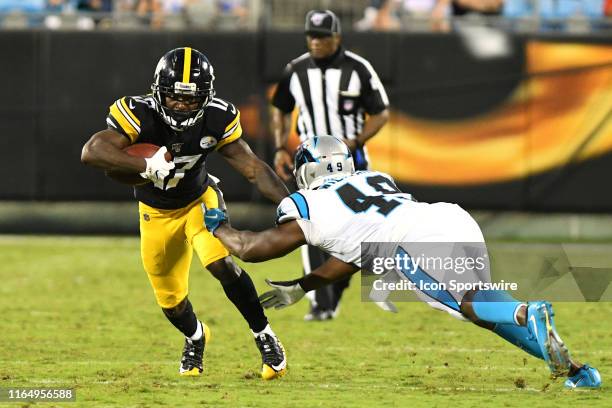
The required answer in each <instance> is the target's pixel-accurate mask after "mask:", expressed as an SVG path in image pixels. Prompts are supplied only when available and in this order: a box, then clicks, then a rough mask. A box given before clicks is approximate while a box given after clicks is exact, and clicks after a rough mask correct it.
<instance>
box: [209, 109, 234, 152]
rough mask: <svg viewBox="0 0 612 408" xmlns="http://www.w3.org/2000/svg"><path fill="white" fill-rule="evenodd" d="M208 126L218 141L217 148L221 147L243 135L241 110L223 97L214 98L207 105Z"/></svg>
mask: <svg viewBox="0 0 612 408" xmlns="http://www.w3.org/2000/svg"><path fill="white" fill-rule="evenodd" d="M205 118H206V126H207V128H208V130H209V131H210V132H211V134H212V136H214V137H215V138H216V139H217V141H218V143H217V146H216V147H215V149H220V148H221V147H223V146H225V145H226V144H228V143H231V142H233V141H234V140H236V139H238V138H239V137H240V136H242V126H241V125H240V111H239V110H238V109H237V108H236V107H235V106H234V104H232V103H230V102H228V101H225V100H223V99H221V98H214V99H213V100H212V101H211V102H210V103H209V104H208V105H207V106H206V113H205Z"/></svg>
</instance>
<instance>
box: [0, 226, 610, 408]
mask: <svg viewBox="0 0 612 408" xmlns="http://www.w3.org/2000/svg"><path fill="white" fill-rule="evenodd" d="M530 245H532V244H531V243H530V244H525V245H524V247H525V250H528V248H529V246H530ZM520 247H521V244H517V248H518V249H517V250H519V249H520ZM0 259H1V260H2V262H1V263H0V278H1V283H0V307H1V310H2V319H1V320H0V333H1V334H0V339H1V340H0V344H1V347H0V387H9V386H14V387H17V386H21V387H71V388H75V389H76V393H77V402H76V403H64V404H58V403H45V404H42V406H45V407H51V406H66V407H77V406H86V407H91V406H100V407H103V406H104V407H108V406H118V407H154V406H171V407H181V406H182V407H192V406H230V407H238V406H247V407H251V406H252V407H260V406H261V407H263V406H267V407H269V406H280V407H319V406H320V407H332V406H333V407H379V406H387V407H392V406H398V407H399V406H411V407H420V406H423V407H432V406H453V407H473V406H477V405H480V406H529V407H544V406H581V407H582V406H589V407H592V406H611V405H612V391H611V390H612V388H611V387H610V386H609V381H610V380H609V379H610V378H611V377H610V374H609V373H611V372H612V335H611V333H612V330H611V326H610V316H611V315H612V303H557V304H556V305H555V309H556V313H557V316H556V319H557V320H556V321H557V328H558V330H559V332H560V333H561V335H562V336H563V338H564V340H565V342H566V343H567V344H568V346H569V347H570V350H571V351H572V352H573V354H574V355H575V356H576V357H578V359H579V360H581V361H586V362H589V363H591V364H592V365H594V366H596V367H597V368H599V370H600V372H601V374H602V377H603V381H604V385H603V387H602V389H601V390H597V391H578V392H576V391H566V390H564V389H563V388H562V381H561V380H557V381H552V380H550V378H549V376H548V370H547V368H546V367H545V365H544V363H543V362H541V361H540V360H537V359H535V358H532V357H530V356H528V355H527V354H525V353H523V352H521V351H520V350H518V349H517V348H514V347H512V346H511V345H509V344H508V343H506V342H504V341H503V340H502V339H500V338H498V337H497V336H495V335H493V334H491V333H488V332H486V331H485V330H482V329H479V328H477V327H475V326H473V325H471V324H467V323H462V322H459V321H457V320H455V319H453V318H451V317H450V316H447V315H446V314H443V313H440V312H437V311H435V310H433V309H430V308H429V307H428V306H426V305H424V304H421V303H403V304H399V305H398V307H399V309H400V313H399V314H391V313H385V312H382V311H381V310H379V309H378V308H377V307H376V306H374V305H373V304H370V303H362V302H361V300H360V297H359V277H355V278H354V280H353V283H352V285H351V288H350V290H349V291H348V292H347V294H346V295H345V296H346V298H345V301H344V302H343V304H342V310H341V315H340V318H339V319H338V320H336V321H332V322H323V323H305V322H303V321H302V316H303V315H304V313H305V311H306V308H307V304H306V302H305V301H302V302H301V304H299V305H296V306H295V307H292V308H289V309H287V310H283V311H271V312H269V313H268V317H269V318H270V321H271V323H272V325H273V328H274V329H275V331H276V333H277V334H278V335H279V337H280V338H281V340H282V341H283V344H284V346H285V348H286V350H287V354H288V358H289V372H288V374H287V376H285V377H284V378H283V379H281V380H279V381H273V382H264V381H262V380H261V379H260V378H259V377H258V369H259V365H260V356H259V353H258V351H257V349H256V347H255V343H254V341H253V339H252V335H251V334H250V332H249V331H248V327H247V326H246V323H244V321H243V320H242V318H241V317H240V315H239V314H238V312H237V311H236V310H235V309H234V308H233V306H232V305H231V304H230V303H229V301H228V300H227V299H226V298H225V296H224V294H223V291H222V290H221V286H220V285H219V284H218V283H217V282H216V281H215V280H214V278H213V277H212V276H210V275H209V274H208V272H206V271H204V270H203V268H202V267H201V266H200V264H199V261H198V260H197V259H196V258H194V263H193V266H192V271H191V289H190V293H191V295H190V299H191V301H192V303H193V305H194V308H195V311H196V313H197V314H198V316H199V317H200V318H201V319H203V320H204V321H205V322H206V323H207V324H209V325H210V327H211V329H212V342H211V343H210V345H209V347H208V348H207V354H206V356H205V375H204V376H202V377H200V378H181V377H179V376H178V374H177V371H178V360H179V357H180V352H181V349H182V343H183V340H182V338H181V336H180V334H179V333H178V332H177V331H176V330H175V329H174V328H173V327H172V326H171V325H170V324H169V323H168V322H167V321H166V319H165V318H164V316H163V315H162V313H161V311H160V310H159V308H158V307H157V306H156V304H155V300H154V298H153V294H152V291H151V288H150V286H149V283H148V280H147V278H146V275H145V273H144V271H143V270H142V267H141V265H140V259H139V250H138V240H137V239H136V238H116V237H109V238H106V237H95V238H94V237H92V238H90V237H56V236H50V237H27V236H0ZM245 269H246V270H247V271H248V272H249V273H250V275H251V276H252V277H253V280H254V281H255V284H256V286H257V289H258V291H262V290H264V289H265V283H264V278H266V277H269V278H273V279H274V278H277V279H286V278H292V277H296V276H298V274H299V273H300V266H299V257H298V254H297V253H293V254H291V255H289V256H287V257H285V258H284V259H282V260H277V261H273V262H268V263H264V264H247V265H246V266H245ZM37 405H38V404H37ZM0 406H7V407H15V406H22V405H21V404H15V403H4V405H3V403H2V402H0ZM23 406H27V404H24V405H23Z"/></svg>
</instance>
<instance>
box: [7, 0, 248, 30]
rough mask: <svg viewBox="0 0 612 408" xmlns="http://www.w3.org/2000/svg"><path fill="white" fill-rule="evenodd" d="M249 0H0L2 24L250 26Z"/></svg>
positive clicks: (221, 27) (25, 26) (109, 26)
mask: <svg viewBox="0 0 612 408" xmlns="http://www.w3.org/2000/svg"><path fill="white" fill-rule="evenodd" d="M247 1H248V0H0V26H1V27H2V28H27V27H41V26H42V27H45V28H48V29H82V30H88V29H94V28H111V27H112V28H119V29H139V28H147V27H148V28H154V29H183V28H190V27H191V28H198V29H223V28H233V29H241V28H248V27H247V26H248V24H249V23H250V21H249V18H248V17H249V9H248V7H247Z"/></svg>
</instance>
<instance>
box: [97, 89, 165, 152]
mask: <svg viewBox="0 0 612 408" xmlns="http://www.w3.org/2000/svg"><path fill="white" fill-rule="evenodd" d="M150 99H151V101H150V102H149V101H147V97H137V96H134V97H133V96H124V97H123V98H119V99H117V100H116V101H115V102H114V103H113V104H112V105H111V106H110V107H109V112H108V116H107V117H106V123H107V125H108V126H109V127H111V128H112V129H114V130H116V131H118V132H119V133H121V134H123V135H125V136H127V137H128V138H129V139H130V141H131V142H132V143H134V142H135V141H136V139H138V136H139V135H140V131H141V128H142V123H141V121H142V120H143V119H144V118H145V116H146V114H147V112H146V111H147V110H148V109H149V108H151V107H152V108H155V106H154V103H155V102H154V101H153V99H152V98H150ZM151 104H153V106H151Z"/></svg>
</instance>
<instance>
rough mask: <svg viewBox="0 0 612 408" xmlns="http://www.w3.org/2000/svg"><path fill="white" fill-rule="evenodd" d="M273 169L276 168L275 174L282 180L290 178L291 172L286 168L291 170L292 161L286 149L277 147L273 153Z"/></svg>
mask: <svg viewBox="0 0 612 408" xmlns="http://www.w3.org/2000/svg"><path fill="white" fill-rule="evenodd" d="M274 169H275V170H276V174H278V176H279V177H280V178H281V179H283V180H284V181H289V180H290V179H291V173H290V172H289V171H287V169H289V170H290V171H291V170H293V161H292V160H291V155H290V154H289V152H288V151H287V150H285V149H279V150H277V151H276V154H275V155H274Z"/></svg>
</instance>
